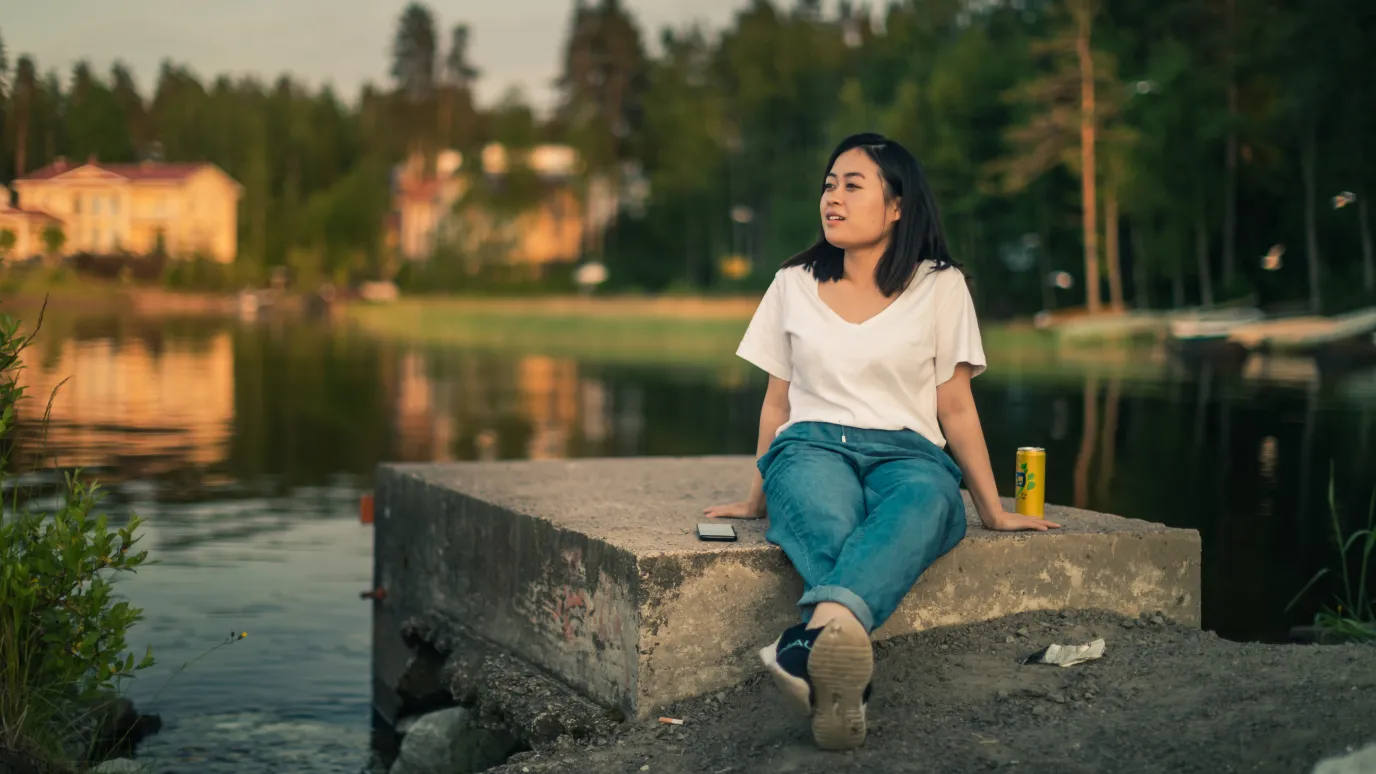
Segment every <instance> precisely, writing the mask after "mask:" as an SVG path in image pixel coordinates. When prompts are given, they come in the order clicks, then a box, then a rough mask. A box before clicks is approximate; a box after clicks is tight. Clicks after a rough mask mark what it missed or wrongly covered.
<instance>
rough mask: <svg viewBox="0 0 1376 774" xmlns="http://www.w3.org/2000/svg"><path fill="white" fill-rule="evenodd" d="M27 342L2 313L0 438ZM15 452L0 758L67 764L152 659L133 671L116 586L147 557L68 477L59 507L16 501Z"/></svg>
mask: <svg viewBox="0 0 1376 774" xmlns="http://www.w3.org/2000/svg"><path fill="white" fill-rule="evenodd" d="M39 320H40V323H41V320H42V317H41V315H40V317H39ZM35 332H36V330H35ZM32 339H33V336H32V335H30V336H28V337H23V336H21V335H20V334H19V324H18V322H17V321H16V320H14V319H13V318H11V317H9V316H8V315H0V438H6V439H8V438H10V437H12V434H13V431H14V428H15V421H16V406H17V404H18V403H19V401H20V400H22V399H23V398H24V388H23V387H22V386H20V385H19V384H18V381H17V376H18V372H19V369H21V368H23V365H22V363H21V362H20V359H19V355H20V353H21V352H22V351H23V350H24V349H25V348H26V347H27V346H28V344H29V343H30V342H31V341H32ZM45 421H46V417H45ZM10 448H11V444H9V443H5V444H4V450H3V451H0V482H3V484H4V487H5V493H6V495H5V500H6V502H5V512H4V514H3V517H0V762H3V760H4V757H5V756H4V751H6V750H8V751H10V752H11V753H18V754H20V755H22V756H23V757H24V758H27V759H29V760H31V761H34V762H38V763H41V764H48V765H57V766H62V765H63V764H64V763H66V762H67V761H69V760H71V759H73V758H76V757H84V752H85V751H84V749H83V745H84V742H83V736H84V733H85V732H86V730H87V729H88V728H89V726H90V716H91V713H92V712H93V711H94V710H95V709H96V708H97V707H98V705H99V703H100V702H101V701H103V700H105V699H106V698H107V697H108V695H109V693H110V692H111V691H112V690H113V689H114V688H115V687H116V684H117V683H118V681H119V680H121V679H122V678H125V677H128V676H131V675H133V673H134V672H136V671H137V670H139V669H144V668H147V667H149V666H151V665H152V663H153V657H152V651H151V649H150V650H149V651H148V652H147V653H146V654H145V655H144V657H143V659H142V660H141V661H138V662H137V663H136V662H135V658H134V654H132V653H127V652H126V644H125V635H126V633H127V632H128V631H129V628H130V627H131V626H132V625H133V624H134V623H135V622H137V621H138V620H140V618H141V617H142V611H141V610H139V609H138V608H134V607H131V606H130V605H129V604H128V603H127V602H123V601H119V600H118V599H117V597H116V595H115V594H114V588H113V585H112V578H113V577H114V576H115V575H116V574H118V573H121V572H126V571H132V570H134V569H136V568H137V567H138V566H139V565H141V564H143V562H144V560H145V559H146V556H147V552H145V551H135V550H134V545H135V544H136V543H137V541H138V539H137V538H136V537H135V535H134V533H135V531H136V530H137V528H138V526H139V523H140V522H139V519H138V518H137V517H131V518H130V520H129V522H128V523H127V524H126V525H125V526H124V527H121V528H119V529H113V530H112V529H111V528H110V526H109V524H108V523H107V521H106V517H105V516H104V515H103V514H97V513H96V508H97V506H98V505H99V502H100V491H99V488H98V487H97V486H96V485H95V484H92V483H87V482H84V481H82V480H81V479H80V478H79V477H78V476H77V475H68V476H66V477H65V479H64V484H65V487H64V496H63V501H62V504H61V505H60V506H59V507H57V508H56V510H52V511H48V512H41V511H40V512H35V511H34V510H32V509H31V508H30V507H29V506H28V505H27V504H25V503H22V502H21V498H20V492H19V488H18V487H17V486H16V482H15V480H14V472H13V470H12V467H11V461H10V459H9V456H10Z"/></svg>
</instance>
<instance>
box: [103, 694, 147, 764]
mask: <svg viewBox="0 0 1376 774" xmlns="http://www.w3.org/2000/svg"><path fill="white" fill-rule="evenodd" d="M92 716H93V718H94V719H95V728H94V731H93V733H92V742H91V755H92V757H93V759H94V760H104V759H106V758H109V759H112V760H117V759H121V758H124V759H127V758H128V757H129V756H131V755H133V753H134V748H136V747H138V744H139V742H141V741H143V739H144V737H147V736H152V735H153V734H156V733H158V732H159V731H161V730H162V718H161V717H160V716H158V715H141V714H139V711H138V709H137V708H135V707H134V703H133V702H132V701H129V700H128V699H126V698H124V697H123V696H120V697H115V698H111V699H110V700H109V701H103V702H102V703H101V704H100V705H99V706H98V707H97V708H96V709H95V710H94V711H93V713H92Z"/></svg>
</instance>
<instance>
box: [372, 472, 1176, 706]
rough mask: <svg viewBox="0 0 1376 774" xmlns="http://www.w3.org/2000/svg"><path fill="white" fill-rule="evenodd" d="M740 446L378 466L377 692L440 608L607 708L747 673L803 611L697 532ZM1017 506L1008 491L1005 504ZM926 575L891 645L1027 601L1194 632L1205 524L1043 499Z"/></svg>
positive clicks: (741, 551)
mask: <svg viewBox="0 0 1376 774" xmlns="http://www.w3.org/2000/svg"><path fill="white" fill-rule="evenodd" d="M751 464H752V462H751V460H750V459H749V458H747V457H708V458H672V459H671V458H638V459H599V460H582V461H557V462H554V461H552V462H482V463H456V464H438V465H429V464H426V465H384V466H382V467H381V468H380V469H379V471H378V476H377V489H376V511H375V513H376V516H375V518H376V522H375V524H376V531H377V532H376V540H375V548H374V552H375V560H376V567H375V576H376V581H377V586H378V587H380V588H382V589H383V590H384V591H385V598H384V599H382V600H380V601H379V602H378V603H377V606H378V607H377V618H376V619H375V657H374V658H375V661H374V673H375V674H374V678H375V686H376V687H377V690H378V692H379V703H380V704H381V705H386V704H387V703H388V700H387V698H386V693H387V691H389V690H394V689H395V687H396V681H397V680H398V679H399V678H400V675H401V672H402V670H403V669H404V668H405V662H406V659H407V658H408V656H407V653H406V652H405V649H404V648H403V646H401V645H400V640H399V635H398V634H397V632H396V631H395V627H399V626H401V625H402V623H403V622H405V621H407V620H408V619H414V618H416V617H418V616H424V615H431V614H435V613H438V614H441V615H443V616H446V617H447V618H448V619H450V620H452V621H455V622H456V623H457V624H459V625H462V626H463V627H464V628H465V629H466V630H467V631H468V632H469V633H470V634H472V635H475V636H477V637H481V638H482V639H484V640H486V641H488V642H490V643H492V644H494V645H497V646H500V647H501V648H504V649H506V650H507V651H509V652H510V653H511V654H512V655H514V656H516V657H519V658H521V659H523V660H525V661H526V662H528V663H530V664H531V665H533V666H535V667H537V668H539V669H542V670H544V671H545V672H547V673H549V674H550V675H552V676H554V677H557V678H559V679H560V680H562V681H563V682H565V683H567V684H568V685H569V686H570V687H572V688H574V689H575V690H576V691H577V692H579V693H581V694H583V695H584V696H586V697H588V698H590V699H592V700H593V701H595V702H597V703H598V704H601V705H603V706H605V707H609V708H616V709H619V710H621V711H623V712H625V713H626V714H627V715H629V716H633V717H645V716H648V715H651V714H653V713H654V712H655V710H656V709H657V708H658V707H660V706H662V705H663V704H665V703H668V702H671V701H675V700H678V699H681V698H685V697H688V696H693V695H698V694H701V693H704V692H708V691H713V690H717V689H720V688H723V687H726V686H728V685H731V684H734V683H736V682H738V681H739V680H740V679H741V678H742V677H744V676H745V675H747V674H749V673H751V672H753V671H755V670H757V669H759V668H760V667H759V662H758V659H757V658H756V655H755V654H756V651H758V649H759V648H760V647H762V646H763V645H765V644H767V643H769V642H770V641H772V640H773V639H774V637H776V636H777V635H778V633H779V632H780V631H781V630H782V629H783V628H785V627H786V626H788V625H790V624H792V623H795V622H796V621H797V611H796V607H795V603H796V601H797V598H798V597H799V595H800V594H801V593H802V584H801V581H800V580H799V578H798V577H797V574H796V573H795V572H794V571H793V569H792V567H791V566H790V565H789V563H788V560H787V559H786V558H785V557H784V555H783V553H782V552H781V551H780V550H779V549H777V548H775V547H774V546H771V545H769V544H768V543H766V542H765V540H764V532H765V526H766V524H765V522H762V521H746V522H740V521H733V522H731V523H732V524H734V525H735V527H736V531H737V532H738V534H739V535H740V540H739V542H735V543H708V542H702V541H699V540H698V539H697V537H696V532H695V525H696V524H697V523H698V522H699V521H702V518H701V512H702V508H703V507H704V506H706V505H710V504H713V503H718V502H726V501H728V500H731V499H735V498H738V497H739V496H740V494H741V493H742V491H743V490H744V488H745V487H746V486H747V484H748V482H749V477H750V474H751V467H750V466H751ZM1010 505H1011V504H1010ZM966 506H967V511H968V514H967V517H968V519H969V521H970V529H969V532H968V534H967V536H966V539H965V540H964V541H963V542H962V543H961V544H960V545H959V546H958V547H957V548H956V549H955V550H954V551H952V552H951V553H950V554H948V555H947V556H945V557H943V558H942V559H940V560H939V561H938V562H937V563H936V564H935V565H933V566H932V568H931V569H930V570H929V571H928V572H927V573H926V574H925V575H924V576H923V578H922V579H921V580H920V581H919V582H918V584H917V586H916V587H915V588H914V589H913V591H912V592H911V593H910V594H909V595H908V597H907V598H906V599H905V600H904V602H903V604H902V606H901V607H900V608H899V610H898V612H897V613H896V614H895V615H894V616H893V618H892V619H890V621H889V622H888V623H887V624H886V625H885V626H884V627H883V628H881V629H880V630H879V631H878V632H876V634H875V636H876V639H884V638H888V637H892V636H895V635H898V634H903V633H906V632H912V631H916V630H920V629H924V628H928V627H934V626H946V625H954V624H964V623H974V622H978V621H984V620H988V619H992V618H997V617H1000V616H1004V615H1009V614H1013V613H1018V612H1024V611H1034V610H1046V609H1060V608H1078V609H1090V608H1099V609H1105V610H1111V611H1115V612H1119V613H1123V614H1127V615H1137V614H1139V613H1142V612H1151V611H1157V610H1160V611H1163V612H1164V613H1165V614H1166V615H1168V616H1170V617H1172V618H1174V619H1176V620H1177V621H1180V622H1183V623H1187V624H1192V625H1198V623H1199V615H1200V597H1199V589H1200V540H1199V534H1198V533H1197V532H1195V531H1193V530H1181V529H1169V528H1166V527H1164V526H1161V525H1159V524H1153V523H1148V522H1144V521H1138V520H1132V519H1125V518H1121V517H1118V516H1111V515H1107V514H1100V513H1093V512H1089V511H1082V510H1076V509H1070V508H1060V507H1055V506H1048V508H1047V515H1048V516H1049V517H1050V518H1052V519H1054V520H1056V521H1058V522H1060V523H1062V524H1063V525H1065V528H1064V529H1062V530H1058V531H1055V532H1051V533H1044V534H1040V533H1039V534H1031V533H996V532H990V531H987V530H985V529H983V528H982V527H981V526H980V525H979V520H978V518H977V517H976V516H975V512H974V509H973V507H972V506H970V504H969V500H968V496H967V501H966Z"/></svg>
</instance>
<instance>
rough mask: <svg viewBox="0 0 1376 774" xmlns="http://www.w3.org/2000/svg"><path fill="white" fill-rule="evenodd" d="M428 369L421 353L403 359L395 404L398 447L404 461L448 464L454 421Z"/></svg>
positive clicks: (414, 353)
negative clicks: (438, 393)
mask: <svg viewBox="0 0 1376 774" xmlns="http://www.w3.org/2000/svg"><path fill="white" fill-rule="evenodd" d="M428 366H429V363H428V362H427V361H426V358H425V357H424V356H423V355H421V354H420V353H419V352H408V353H406V354H405V355H403V356H402V358H401V362H400V364H399V371H400V373H399V377H400V378H399V379H398V380H397V386H396V400H395V404H394V412H395V428H396V429H395V432H396V439H397V446H398V450H399V452H400V454H401V459H403V460H413V461H421V460H424V461H427V462H445V461H447V460H449V459H450V458H451V455H450V448H451V447H452V445H453V426H454V420H453V418H452V417H451V416H450V415H449V412H448V410H447V408H446V407H445V406H443V405H442V403H441V401H439V400H437V395H436V393H437V390H436V385H435V382H434V381H433V380H432V379H431V378H430V376H429V374H428V373H427V372H426V371H427V368H428Z"/></svg>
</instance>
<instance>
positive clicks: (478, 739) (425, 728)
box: [391, 707, 516, 774]
mask: <svg viewBox="0 0 1376 774" xmlns="http://www.w3.org/2000/svg"><path fill="white" fill-rule="evenodd" d="M515 747H516V739H515V738H514V737H513V736H512V735H511V734H510V733H507V732H505V731H499V730H494V729H489V728H482V727H480V726H478V725H477V724H476V723H474V722H473V716H472V714H471V713H470V712H469V711H468V710H466V709H464V708H462V707H452V708H450V709H444V710H440V711H438V712H432V713H430V714H428V715H425V716H424V717H421V718H420V719H419V720H417V721H415V723H414V724H413V725H412V726H411V730H410V732H409V733H407V734H406V737H405V738H404V739H402V742H401V750H400V752H399V753H398V755H397V760H396V763H394V764H393V765H392V770H391V774H430V773H431V772H436V771H443V772H446V774H467V773H468V772H476V771H483V770H485V769H489V768H492V767H494V766H497V765H499V764H502V763H505V762H506V759H507V757H508V756H509V755H510V754H511V752H512V750H513V749H514V748H515Z"/></svg>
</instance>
